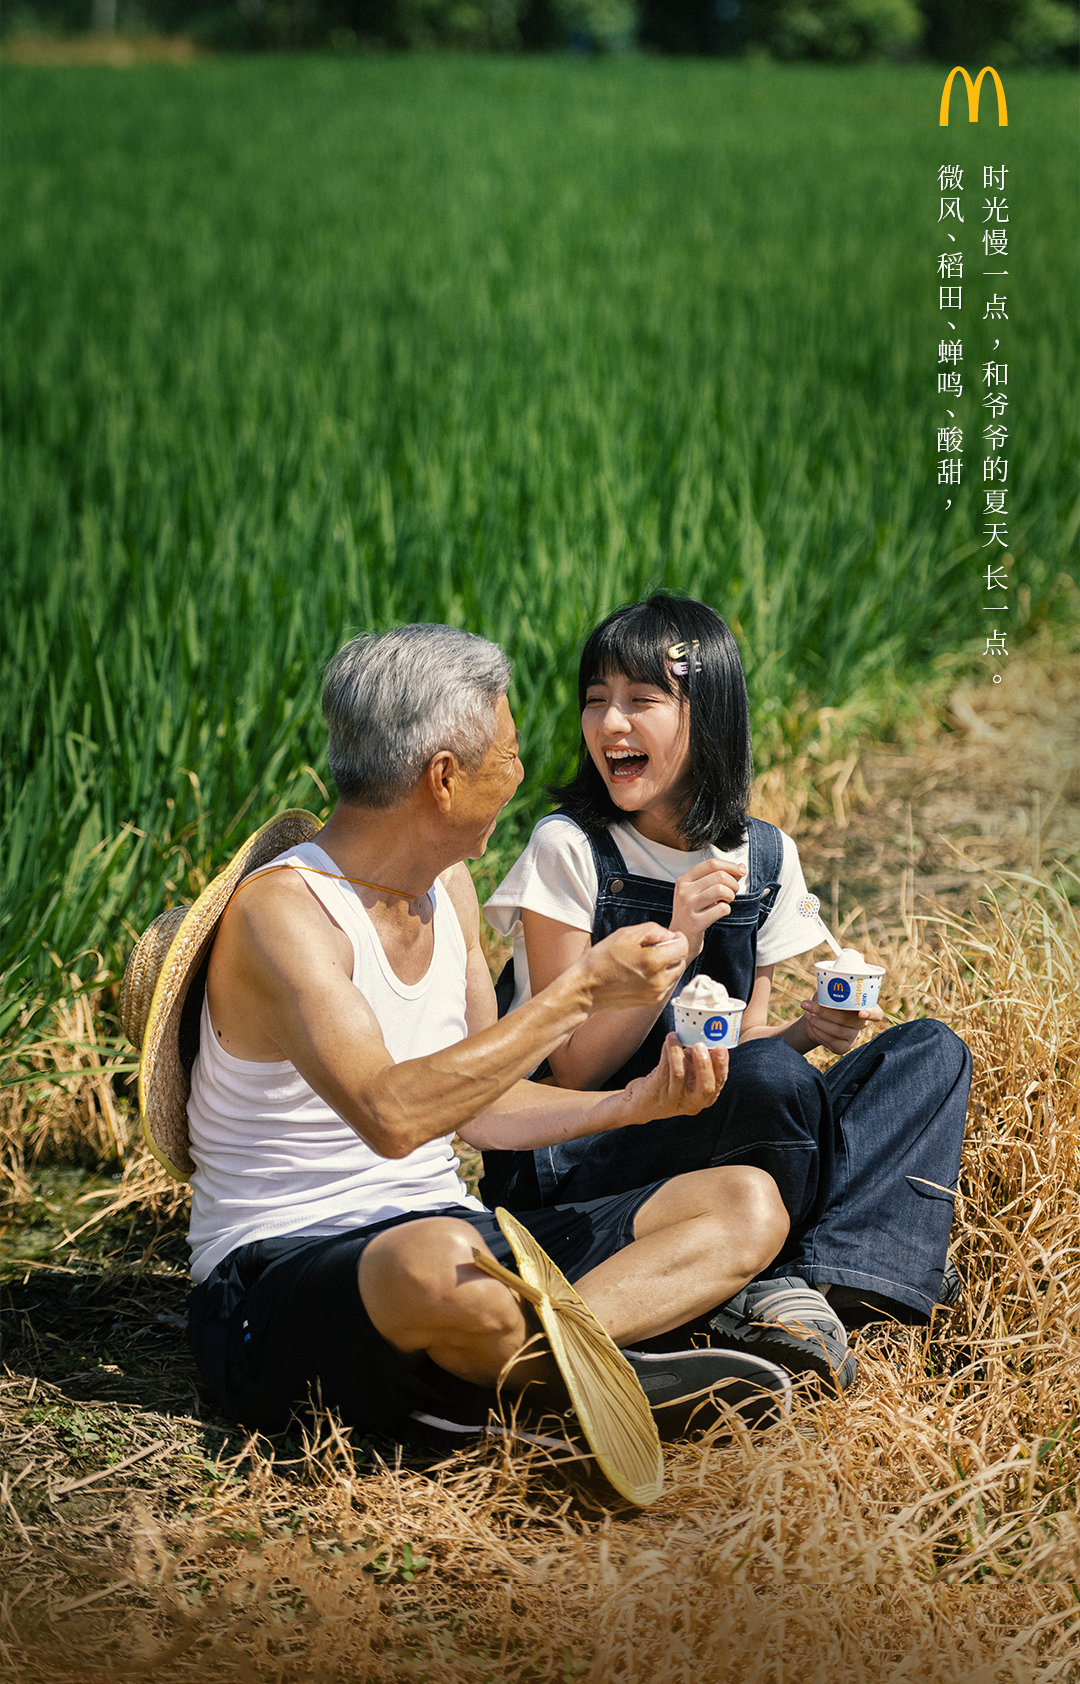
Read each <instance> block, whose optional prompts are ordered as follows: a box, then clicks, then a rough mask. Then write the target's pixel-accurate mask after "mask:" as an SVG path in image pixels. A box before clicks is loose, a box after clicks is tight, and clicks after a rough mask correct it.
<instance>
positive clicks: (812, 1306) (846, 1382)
mask: <svg viewBox="0 0 1080 1684" xmlns="http://www.w3.org/2000/svg"><path fill="white" fill-rule="evenodd" d="M708 1327H709V1335H710V1337H711V1339H712V1340H713V1342H714V1343H715V1344H717V1345H721V1346H727V1347H728V1348H729V1349H734V1350H739V1351H747V1352H750V1353H752V1354H753V1355H754V1356H761V1357H765V1358H766V1359H767V1360H768V1361H769V1362H775V1363H779V1364H780V1366H781V1367H782V1368H786V1369H787V1371H788V1373H789V1374H792V1375H794V1377H795V1378H796V1379H804V1378H806V1377H808V1376H815V1377H816V1378H817V1379H818V1380H820V1381H822V1382H823V1383H824V1384H825V1385H826V1386H828V1387H830V1388H833V1389H835V1390H837V1391H841V1392H843V1391H846V1390H847V1388H848V1387H849V1386H850V1385H851V1384H852V1382H853V1381H854V1379H855V1374H856V1364H855V1354H854V1352H853V1351H849V1350H848V1342H847V1329H846V1328H845V1326H844V1324H843V1322H842V1321H841V1320H840V1317H839V1316H838V1315H837V1313H836V1311H835V1310H834V1309H833V1308H832V1306H831V1305H830V1304H829V1301H828V1299H826V1298H825V1297H823V1295H822V1294H821V1293H820V1292H818V1291H817V1290H816V1288H814V1287H812V1286H809V1285H807V1283H806V1281H804V1280H800V1279H799V1278H798V1277H797V1276H795V1275H788V1276H786V1277H785V1278H783V1279H782V1280H767V1281H751V1282H750V1284H749V1286H744V1287H743V1289H742V1291H741V1292H737V1293H736V1294H735V1296H734V1298H730V1299H729V1300H728V1302H727V1303H726V1304H721V1306H720V1308H719V1309H718V1310H717V1312H716V1314H715V1315H714V1316H712V1317H711V1318H710V1320H709V1323H708Z"/></svg>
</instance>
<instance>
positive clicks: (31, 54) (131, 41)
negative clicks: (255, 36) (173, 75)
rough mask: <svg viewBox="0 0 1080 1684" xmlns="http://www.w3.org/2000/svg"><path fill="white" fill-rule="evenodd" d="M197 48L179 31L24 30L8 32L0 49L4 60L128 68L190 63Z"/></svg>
mask: <svg viewBox="0 0 1080 1684" xmlns="http://www.w3.org/2000/svg"><path fill="white" fill-rule="evenodd" d="M198 56H200V55H199V50H198V48H197V47H196V46H195V43H194V42H193V41H189V40H187V39H186V37H184V36H180V35H151V34H132V35H121V34H109V33H106V32H102V31H97V32H95V33H93V34H89V35H46V34H41V33H35V32H34V31H32V30H24V31H21V32H19V33H17V34H13V35H11V36H9V38H8V39H7V40H6V41H5V42H4V45H3V48H2V50H0V62H4V63H7V64H47V65H53V66H55V65H66V64H106V65H108V66H109V67H110V68H111V69H113V70H128V69H130V68H131V66H132V65H135V64H190V63H191V62H192V60H193V59H195V58H197V57H198Z"/></svg>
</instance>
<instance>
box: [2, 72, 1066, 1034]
mask: <svg viewBox="0 0 1080 1684" xmlns="http://www.w3.org/2000/svg"><path fill="white" fill-rule="evenodd" d="M4 81H5V100H4V104H5V119H4V129H3V142H4V149H5V150H4V172H5V185H6V209H5V238H4V252H3V263H4V289H5V290H4V311H3V327H2V333H3V341H2V344H3V369H4V381H5V387H4V415H5V434H6V449H5V458H4V509H5V516H4V534H3V544H4V555H3V570H2V580H3V583H2V586H0V589H2V591H3V623H4V631H5V643H6V647H7V659H6V677H7V682H6V683H5V686H4V703H3V706H2V708H0V744H2V755H0V761H2V767H3V770H2V772H0V801H2V804H3V810H4V814H5V847H4V851H3V857H2V860H0V904H2V913H0V918H2V926H0V971H2V973H3V975H4V977H5V987H4V997H5V1002H6V1003H5V1005H4V1007H3V1014H4V1015H3V1018H2V1019H0V1026H2V1027H4V1028H5V1029H6V1030H8V1031H9V1032H11V1033H13V1034H14V1035H15V1037H16V1038H19V1037H22V1036H32V1035H33V1034H35V1033H36V1031H37V1026H38V1025H39V1022H40V1013H41V1012H42V1011H44V1010H45V1009H47V1008H48V1007H49V1006H50V1003H51V1002H54V1001H56V1000H58V999H60V998H62V997H65V996H66V995H68V994H70V993H71V992H72V990H73V989H74V990H76V991H77V989H78V987H79V986H80V985H81V983H87V984H88V983H89V982H90V981H91V980H92V979H94V978H97V979H100V978H101V977H108V976H111V975H113V974H115V971H116V969H117V966H118V965H119V963H120V962H121V960H122V956H123V951H124V949H125V948H126V946H127V945H128V938H129V935H130V932H131V930H132V929H133V928H135V927H138V926H141V924H142V923H143V922H145V921H146V920H147V919H148V918H149V917H150V916H151V915H152V914H153V913H154V912H156V911H157V910H159V908H160V906H161V905H162V904H163V903H164V902H165V901H167V900H170V899H175V898H181V897H184V896H190V894H191V893H192V892H193V891H194V890H196V889H197V888H198V887H199V885H200V883H201V882H202V881H204V880H205V877H206V875H207V873H208V872H209V871H211V870H212V869H213V868H214V867H215V866H216V865H217V864H219V863H220V862H221V860H222V859H223V858H224V857H225V856H226V855H227V853H228V851H229V849H230V847H231V846H232V845H233V844H235V842H236V841H237V840H238V838H239V837H240V836H241V835H242V834H244V833H245V829H251V828H254V825H255V823H256V822H259V821H261V820H262V819H263V818H264V817H265V816H267V815H268V814H269V813H270V812H271V811H272V810H275V809H277V808H279V807H282V806H284V805H286V804H289V803H301V804H307V805H313V806H315V807H317V808H321V807H322V806H324V805H325V799H326V792H325V787H324V783H323V782H322V780H323V779H324V778H325V769H324V765H323V761H322V732H321V729H320V722H319V718H318V708H317V698H318V687H319V674H320V669H321V667H322V665H323V663H324V661H325V660H326V658H327V657H328V656H329V655H330V654H331V653H332V652H333V650H334V649H335V648H336V647H337V645H338V644H339V643H340V642H341V641H342V640H343V638H344V637H345V636H346V635H348V634H349V633H351V632H353V631H355V630H358V629H360V628H364V627H370V626H383V625H387V624H389V623H391V622H394V621H403V620H408V619H440V620H446V621H449V622H451V623H456V624H461V625H464V626H467V627H468V628H470V629H472V630H475V631H478V632H481V633H485V634H487V635H489V636H492V637H494V638H496V639H498V640H499V641H500V642H502V643H503V644H504V645H505V646H506V647H507V648H508V650H509V652H510V653H511V655H512V657H513V659H514V662H515V687H514V694H513V701H514V705H515V708H516V711H517V714H518V717H519V723H520V725H521V731H522V741H523V752H524V758H525V761H526V766H527V771H528V777H529V781H528V783H527V785H526V786H525V788H524V790H523V792H522V794H521V796H520V797H519V799H518V802H517V803H516V805H515V809H514V815H513V817H508V819H507V821H505V823H504V825H503V826H502V827H501V829H500V833H499V839H498V840H497V842H496V844H495V848H494V859H495V863H496V865H498V864H500V863H506V862H507V860H508V859H509V857H511V855H512V851H513V849H514V847H515V845H516V844H517V842H518V841H519V840H520V837H521V833H522V830H523V829H524V828H525V827H526V826H527V825H528V823H529V822H531V820H532V818H533V817H534V816H535V814H536V812H537V811H538V810H539V807H540V805H541V803H542V801H543V793H542V792H543V786H544V784H545V783H546V782H547V781H549V780H551V779H552V778H553V777H555V776H557V775H558V774H559V773H560V772H562V771H563V770H565V766H566V760H567V756H568V754H569V751H570V748H571V745H572V742H573V738H574V730H575V726H574V721H573V717H572V707H571V695H572V676H573V667H574V661H575V655H576V649H577V647H578V645H579V642H580V639H581V636H582V634H583V632H584V631H585V630H586V629H587V628H588V626H589V625H590V623H591V622H592V621H594V620H595V618H596V617H597V616H598V615H599V614H601V613H603V612H604V611H606V610H607V609H608V608H610V607H611V606H613V605H614V604H615V603H617V602H620V601H625V600H628V599H630V598H632V597H634V596H635V595H637V594H639V593H641V592H642V591H643V590H645V589H646V588H648V587H650V586H652V585H655V584H658V583H661V584H666V585H670V586H673V587H676V588H682V589H686V590H689V591H691V592H693V593H696V594H700V595H702V596H705V597H707V598H708V599H710V600H711V601H713V602H714V603H716V605H717V606H718V607H720V608H721V610H722V611H724V612H725V613H726V614H727V615H728V617H729V618H730V619H731V621H732V623H733V625H734V626H735V628H736V630H737V632H738V635H739V637H740V640H741V643H742V647H743V650H744V654H745V657H746V662H747V667H748V672H749V678H750V686H751V692H752V699H753V705H754V712H755V719H756V727H757V735H758V744H759V751H760V753H761V755H762V757H763V759H764V760H765V761H766V762H767V761H769V760H775V759H777V758H780V757H781V756H782V755H783V754H785V753H787V752H790V751H791V750H792V748H793V747H799V746H801V745H804V744H805V742H806V740H807V738H808V736H810V735H812V733H813V731H814V728H815V720H816V718H817V713H816V710H817V709H818V708H820V707H822V706H827V707H830V708H833V709H836V708H840V709H845V708H846V709H848V710H850V712H851V715H852V717H853V718H866V717H868V715H869V713H870V712H871V711H873V712H875V713H876V714H877V715H878V717H881V716H882V713H883V711H884V712H885V713H887V712H888V710H889V708H890V707H891V708H894V709H895V706H896V705H898V699H899V698H902V695H903V693H904V691H905V689H906V688H907V687H909V686H910V685H911V684H912V683H913V682H915V681H916V680H921V679H923V678H925V676H926V675H927V673H928V672H932V671H933V670H934V663H935V662H940V663H944V665H945V666H947V667H950V668H953V667H957V668H959V667H962V666H963V664H964V663H965V662H967V663H969V664H970V663H973V661H974V658H975V656H976V654H977V653H978V650H979V648H980V647H981V643H980V641H979V639H980V638H981V635H982V631H983V628H982V626H981V624H979V621H980V618H981V616H980V613H979V606H978V602H979V599H978V589H977V587H978V582H979V568H980V557H979V554H978V553H977V552H978V547H979V544H980V542H981V540H980V538H979V536H978V523H977V519H976V516H975V508H976V504H975V502H974V500H973V496H972V495H971V494H969V492H968V490H967V488H965V489H964V490H963V491H962V492H961V493H959V494H958V496H957V497H956V498H955V499H954V503H953V508H952V509H951V510H949V511H946V510H945V509H944V501H943V497H942V495H941V493H940V492H939V489H938V487H937V486H936V484H935V483H934V480H935V472H934V469H935V452H934V448H933V445H934V440H933V427H934V425H935V422H936V421H937V420H938V419H939V415H938V400H937V398H936V395H935V376H936V351H937V338H938V326H939V324H938V320H937V293H936V284H937V283H936V275H935V274H934V270H933V264H934V253H935V251H936V250H937V246H938V244H939V243H940V239H941V236H940V234H939V233H938V232H937V230H936V228H935V216H936V213H937V208H938V201H937V181H936V170H937V166H938V164H939V163H940V162H941V161H942V146H943V145H944V144H946V142H945V137H944V134H943V132H942V131H939V130H938V128H937V125H936V100H937V97H938V94H939V89H938V86H937V77H936V73H935V72H932V71H929V70H925V69H918V70H916V69H912V70H897V69H895V68H892V69H888V70H875V71H873V72H867V73H865V74H862V75H860V76H859V77H858V78H856V77H855V76H854V75H850V74H847V73H844V72H832V71H813V70H808V69H806V68H794V67H791V68H781V67H776V66H767V65H756V64H724V63H702V62H691V63H678V62H650V61H644V60H642V61H637V62H627V63H615V62H611V63H603V64H574V63H564V62H560V61H555V60H537V61H528V60H515V61H510V60H498V59H486V60H485V59H411V60H397V59H370V60H366V59H360V58H357V59H349V60H335V59H330V58H326V59H320V58H309V59H304V60H300V59H290V58H286V57H282V58H277V59H273V60H262V61H243V60H235V61H227V62H226V61H220V62H215V61H208V62H200V63H195V64H191V65H187V66H183V67H174V66H158V65H145V66H141V67H137V68H134V69H132V70H130V71H127V72H123V73H118V72H115V71H112V70H109V69H104V68H81V69H64V70H56V69H42V68H27V67H7V68H5V71H4ZM1071 86H1072V84H1071V80H1070V78H1068V77H1067V76H1064V75H1059V76H1055V75H1046V76H1036V75H1032V74H1025V75H1020V74H1017V75H1015V76H1013V77H1011V78H1010V80H1009V89H1010V97H1011V113H1012V121H1011V126H1010V128H1009V129H1008V130H1002V131H998V130H996V129H991V128H989V127H988V126H987V125H986V124H983V125H982V126H981V128H980V129H978V130H976V129H972V130H970V132H969V131H968V127H967V125H966V124H954V126H953V128H952V130H950V131H949V133H948V137H947V146H948V155H949V157H950V158H952V159H956V160H958V161H966V162H967V164H968V165H969V167H970V168H971V169H973V170H974V168H975V166H976V164H977V163H978V162H984V161H988V160H987V159H984V158H983V153H984V152H986V150H987V148H990V152H991V153H992V154H993V156H992V158H989V161H992V162H997V161H999V154H1000V156H1001V158H1002V159H1007V160H1008V163H1009V167H1010V169H1011V170H1012V171H1013V174H1012V176H1011V178H1010V189H1011V190H1012V194H1013V202H1014V205H1015V207H1016V215H1015V218H1014V227H1015V229H1016V242H1017V259H1016V274H1017V279H1016V285H1015V296H1016V300H1017V305H1016V308H1017V312H1018V319H1017V323H1016V326H1015V328H1014V329H1011V331H1012V332H1014V333H1015V336H1016V337H1015V343H1016V346H1017V350H1016V353H1015V357H1014V364H1015V366H1014V373H1013V377H1012V385H1011V386H1010V397H1011V399H1012V402H1013V415H1012V418H1011V424H1012V426H1013V428H1014V433H1015V437H1016V439H1017V441H1018V442H1017V445H1016V450H1015V464H1016V477H1015V495H1014V504H1013V507H1014V511H1015V514H1014V519H1015V526H1016V529H1017V531H1018V533H1019V534H1020V541H1019V543H1018V544H1017V546H1016V555H1015V572H1016V580H1017V581H1018V588H1017V590H1016V592H1015V593H1014V596H1013V598H1012V605H1013V610H1014V612H1013V618H1012V620H1011V621H1010V625H1011V626H1012V628H1013V629H1014V630H1015V632H1016V634H1017V635H1019V634H1020V633H1021V632H1022V631H1023V629H1024V627H1025V625H1030V624H1031V623H1033V622H1037V621H1039V620H1040V619H1044V618H1047V617H1050V618H1051V619H1053V618H1055V617H1057V618H1059V619H1061V618H1063V616H1064V615H1065V614H1066V613H1067V612H1068V609H1069V605H1070V602H1071V601H1072V600H1073V599H1072V598H1070V597H1069V595H1068V590H1067V587H1066V585H1065V584H1064V583H1063V582H1062V578H1061V575H1062V572H1063V567H1064V557H1065V555H1066V554H1067V553H1068V545H1069V542H1070V534H1071V536H1072V537H1073V538H1075V532H1076V522H1077V516H1076V513H1075V510H1074V507H1073V501H1072V499H1073V488H1072V484H1071V477H1070V470H1069V469H1068V467H1067V466H1066V464H1067V463H1068V461H1069V451H1070V438H1069V426H1070V423H1069V420H1068V418H1069V417H1070V416H1072V415H1073V414H1074V407H1073V405H1072V402H1071V394H1072V392H1073V391H1074V390H1075V383H1076V382H1075V366H1074V359H1073V358H1072V356H1071V353H1070V352H1069V350H1068V347H1069V346H1070V344H1071V343H1072V341H1071V337H1070V331H1069V324H1068V318H1067V316H1066V310H1067V300H1068V297H1069V296H1070V284H1069V281H1070V277H1069V272H1068V271H1069V264H1070V260H1071V259H1070V232H1071V221H1070V219H1071V218H1072V216H1073V212H1072V207H1071V202H1070V200H1069V197H1068V194H1067V191H1066V188H1065V182H1064V177H1063V174H1062V173H1061V172H1056V171H1055V170H1054V169H1053V168H1051V167H1048V165H1047V159H1048V158H1050V157H1052V156H1053V151H1054V141H1055V137H1056V136H1058V135H1060V134H1061V133H1062V131H1063V129H1064V126H1065V122H1066V111H1067V109H1068V105H1069V100H1070V93H1071ZM973 204H974V201H973ZM983 337H985V335H983V334H982V330H976V329H975V328H974V327H973V330H972V339H971V345H972V347H973V348H976V349H977V347H978V346H979V345H981V344H982V341H983ZM976 414H977V411H975V410H974V409H973V410H972V412H971V421H972V425H974V424H975V415H976Z"/></svg>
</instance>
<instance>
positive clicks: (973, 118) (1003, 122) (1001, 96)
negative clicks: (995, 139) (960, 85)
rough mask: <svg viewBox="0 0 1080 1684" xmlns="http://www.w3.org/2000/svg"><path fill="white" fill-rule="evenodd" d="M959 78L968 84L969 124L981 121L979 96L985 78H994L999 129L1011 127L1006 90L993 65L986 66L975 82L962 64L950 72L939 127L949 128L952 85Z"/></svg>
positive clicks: (942, 97)
mask: <svg viewBox="0 0 1080 1684" xmlns="http://www.w3.org/2000/svg"><path fill="white" fill-rule="evenodd" d="M957 76H962V77H963V78H964V81H965V82H966V84H967V101H968V122H969V123H977V122H978V121H979V95H980V93H981V92H982V84H983V77H984V76H992V77H993V78H994V87H995V89H996V90H997V108H998V127H999V128H1001V129H1007V128H1008V126H1009V113H1008V111H1007V110H1006V108H1005V89H1004V88H1003V87H1002V85H1001V77H1000V76H999V75H998V73H997V71H996V70H995V69H994V67H993V65H992V64H984V65H983V67H982V69H981V70H980V71H979V74H978V75H977V76H976V78H975V80H974V82H973V81H972V80H971V77H970V76H969V75H968V73H967V71H966V70H965V69H964V67H963V65H962V64H958V65H956V66H954V68H953V69H952V70H950V71H949V75H948V80H947V81H946V83H945V92H944V93H943V94H942V96H941V115H940V117H939V118H938V127H939V128H942V129H946V128H948V126H949V96H950V94H951V93H952V85H953V82H954V80H955V79H956V77H957Z"/></svg>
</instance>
